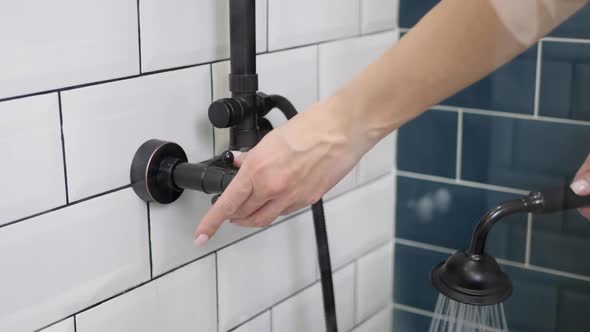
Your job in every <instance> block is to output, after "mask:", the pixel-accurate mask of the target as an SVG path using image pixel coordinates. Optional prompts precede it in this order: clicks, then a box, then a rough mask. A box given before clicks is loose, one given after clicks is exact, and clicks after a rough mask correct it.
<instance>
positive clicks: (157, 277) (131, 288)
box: [33, 253, 215, 332]
mask: <svg viewBox="0 0 590 332" xmlns="http://www.w3.org/2000/svg"><path fill="white" fill-rule="evenodd" d="M212 254H215V253H212ZM210 255H211V254H209V255H205V256H202V257H199V258H198V259H195V260H192V261H190V262H188V263H185V264H182V265H181V266H178V267H176V268H174V269H173V270H170V271H168V272H166V273H163V274H161V275H158V276H156V277H154V279H151V280H146V281H142V282H140V283H139V284H137V285H135V286H132V287H129V288H127V289H125V290H123V291H121V292H118V293H116V294H113V295H111V296H109V297H107V298H105V299H103V300H101V301H98V302H96V303H94V304H92V305H90V306H88V307H86V308H83V309H80V310H78V311H76V312H74V313H72V314H70V315H68V316H66V317H64V318H61V319H58V320H56V321H54V322H52V323H51V324H48V325H45V326H43V327H41V328H38V329H36V330H34V331H33V332H42V330H43V329H45V328H47V327H49V326H52V325H55V324H57V323H60V322H62V321H64V320H66V319H68V318H71V317H76V316H77V315H80V314H81V313H83V312H86V311H89V310H92V309H94V308H96V307H98V306H100V305H102V304H105V303H107V302H109V301H111V300H113V299H116V298H118V297H120V296H123V295H125V294H127V293H130V292H133V291H135V290H136V289H138V288H140V287H143V286H146V285H148V284H151V283H152V282H154V281H156V280H158V279H160V278H162V277H164V276H167V275H169V274H171V273H173V272H176V271H178V270H180V269H182V268H184V267H186V266H188V265H191V264H193V263H196V262H197V261H199V260H201V259H206V258H207V257H209V256H210Z"/></svg>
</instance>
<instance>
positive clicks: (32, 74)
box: [0, 0, 139, 99]
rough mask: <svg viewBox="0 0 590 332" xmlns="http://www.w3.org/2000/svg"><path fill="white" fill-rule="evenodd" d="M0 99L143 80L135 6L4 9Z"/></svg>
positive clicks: (67, 2) (127, 1) (46, 4)
mask: <svg viewBox="0 0 590 332" xmlns="http://www.w3.org/2000/svg"><path fill="white" fill-rule="evenodd" d="M0 13H2V14H1V19H0V40H2V52H0V73H2V76H1V77H0V99H3V98H9V97H14V96H19V95H26V94H31V93H35V92H40V91H46V90H54V89H59V88H63V87H67V86H72V85H77V84H84V83H91V82H96V81H102V80H108V79H113V78H117V77H123V76H129V75H136V74H139V49H138V47H139V46H138V35H137V32H138V29H137V1H136V0H102V1H84V2H82V1H77V0H56V1H34V2H33V3H31V2H28V1H3V2H2V3H0Z"/></svg>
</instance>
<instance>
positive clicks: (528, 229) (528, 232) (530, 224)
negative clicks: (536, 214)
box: [524, 213, 533, 267]
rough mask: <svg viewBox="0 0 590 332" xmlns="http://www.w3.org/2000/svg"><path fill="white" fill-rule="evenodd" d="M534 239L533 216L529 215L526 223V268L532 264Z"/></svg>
mask: <svg viewBox="0 0 590 332" xmlns="http://www.w3.org/2000/svg"><path fill="white" fill-rule="evenodd" d="M532 237H533V214H532V213H529V214H528V215H527V223H526V247H525V252H524V266H526V267H529V266H530V264H531V243H532Z"/></svg>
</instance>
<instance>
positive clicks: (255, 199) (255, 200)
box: [228, 190, 272, 219]
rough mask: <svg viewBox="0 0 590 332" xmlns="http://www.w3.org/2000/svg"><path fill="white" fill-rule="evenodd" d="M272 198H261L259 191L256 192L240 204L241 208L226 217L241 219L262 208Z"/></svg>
mask: <svg viewBox="0 0 590 332" xmlns="http://www.w3.org/2000/svg"><path fill="white" fill-rule="evenodd" d="M271 199H272V198H271V197H268V196H262V193H261V192H260V190H256V192H254V193H252V195H251V196H250V198H249V199H248V200H247V201H246V202H244V204H242V206H241V207H240V208H239V209H238V211H236V212H235V213H233V214H232V215H230V216H228V218H229V219H242V218H246V217H248V216H250V215H252V214H253V213H254V212H256V211H257V210H258V209H260V208H261V207H263V206H264V205H265V204H266V203H267V202H269V201H270V200H271Z"/></svg>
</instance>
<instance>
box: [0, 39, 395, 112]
mask: <svg viewBox="0 0 590 332" xmlns="http://www.w3.org/2000/svg"><path fill="white" fill-rule="evenodd" d="M386 31H392V32H393V31H394V29H388V30H384V31H379V32H375V33H368V34H366V35H364V36H371V35H377V34H380V33H383V32H386ZM354 38H358V36H354V35H351V36H345V37H339V38H334V39H326V40H322V41H317V42H315V43H309V44H303V45H296V46H292V47H287V48H281V49H276V50H272V51H270V50H269V51H266V52H261V53H257V54H256V55H263V54H273V53H279V52H284V51H290V50H295V49H300V48H305V47H310V46H318V45H320V44H323V43H330V42H335V41H340V40H347V39H354ZM228 60H229V58H220V59H216V60H213V61H207V62H197V63H193V64H188V65H183V66H178V67H170V68H165V69H158V70H153V71H147V72H142V73H141V74H135V75H128V76H121V77H115V78H111V79H106V80H101V81H95V82H88V83H82V84H77V85H70V86H65V87H60V88H55V89H49V90H43V91H37V92H31V93H25V94H21V95H15V96H10V97H4V98H0V102H3V101H9V100H15V99H22V98H27V97H33V96H39V95H44V94H49V93H54V92H59V91H69V90H75V89H80V88H86V87H90V86H96V85H101V84H108V83H114V82H118V81H124V80H129V79H134V78H140V77H144V76H150V75H157V74H162V73H167V72H172V71H177V70H184V69H189V68H194V67H199V66H204V65H209V64H215V63H219V62H225V61H228Z"/></svg>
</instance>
